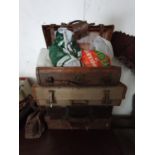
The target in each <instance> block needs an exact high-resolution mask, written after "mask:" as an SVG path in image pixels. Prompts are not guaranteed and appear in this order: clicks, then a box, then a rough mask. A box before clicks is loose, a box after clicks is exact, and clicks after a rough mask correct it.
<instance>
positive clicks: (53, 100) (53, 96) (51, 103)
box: [49, 90, 56, 107]
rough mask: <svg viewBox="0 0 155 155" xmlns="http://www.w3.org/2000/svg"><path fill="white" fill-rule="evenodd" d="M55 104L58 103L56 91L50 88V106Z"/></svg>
mask: <svg viewBox="0 0 155 155" xmlns="http://www.w3.org/2000/svg"><path fill="white" fill-rule="evenodd" d="M53 104H56V101H55V91H54V90H49V105H50V107H52V105H53Z"/></svg>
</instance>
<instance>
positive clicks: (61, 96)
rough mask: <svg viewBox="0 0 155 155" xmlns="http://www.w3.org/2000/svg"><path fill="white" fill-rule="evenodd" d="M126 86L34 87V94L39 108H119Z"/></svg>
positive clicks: (120, 84)
mask: <svg viewBox="0 0 155 155" xmlns="http://www.w3.org/2000/svg"><path fill="white" fill-rule="evenodd" d="M126 89H127V88H126V86H125V85H124V84H122V83H119V84H118V85H116V86H107V87H102V86H96V87H94V86H93V87H92V86H89V87H88V86H87V87H85V86H83V87H81V86H80V87H77V86H76V87H71V86H69V87H62V86H53V87H41V86H39V85H33V87H32V93H33V97H34V99H35V100H36V101H37V104H38V105H39V106H46V107H52V106H54V105H58V106H69V105H111V106H118V105H120V104H121V100H122V99H124V98H125V93H126Z"/></svg>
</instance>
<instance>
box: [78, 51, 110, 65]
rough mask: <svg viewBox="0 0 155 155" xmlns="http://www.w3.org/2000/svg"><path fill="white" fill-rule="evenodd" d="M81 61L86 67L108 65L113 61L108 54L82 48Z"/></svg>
mask: <svg viewBox="0 0 155 155" xmlns="http://www.w3.org/2000/svg"><path fill="white" fill-rule="evenodd" d="M81 62H82V64H83V66H86V67H102V66H104V67H107V66H110V63H111V62H110V58H109V57H108V56H107V55H105V54H104V53H102V52H99V51H94V50H88V51H86V50H82V57H81Z"/></svg>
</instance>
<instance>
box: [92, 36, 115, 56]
mask: <svg viewBox="0 0 155 155" xmlns="http://www.w3.org/2000/svg"><path fill="white" fill-rule="evenodd" d="M93 47H94V49H95V50H97V51H101V52H103V53H104V54H105V55H107V56H109V57H110V58H111V59H112V58H113V56H114V52H113V48H112V45H111V43H110V41H108V40H106V39H104V38H102V37H100V36H97V37H96V38H95V39H94V41H93Z"/></svg>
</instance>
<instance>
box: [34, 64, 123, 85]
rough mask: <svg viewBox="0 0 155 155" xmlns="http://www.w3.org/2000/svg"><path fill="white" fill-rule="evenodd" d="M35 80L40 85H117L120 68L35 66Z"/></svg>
mask: <svg viewBox="0 0 155 155" xmlns="http://www.w3.org/2000/svg"><path fill="white" fill-rule="evenodd" d="M36 72H37V80H38V83H39V85H41V86H68V85H71V86H89V85H91V86H97V85H102V86H107V85H111V86H112V85H117V84H118V83H119V81H120V77H121V68H120V67H116V66H111V67H108V68H103V67H102V68H88V67H37V69H36Z"/></svg>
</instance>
